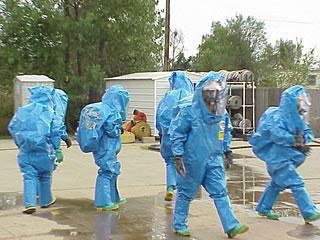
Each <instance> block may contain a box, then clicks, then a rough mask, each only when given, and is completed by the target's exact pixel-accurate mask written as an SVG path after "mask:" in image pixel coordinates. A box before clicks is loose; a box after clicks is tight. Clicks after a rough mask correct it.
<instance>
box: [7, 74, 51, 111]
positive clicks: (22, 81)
mask: <svg viewBox="0 0 320 240" xmlns="http://www.w3.org/2000/svg"><path fill="white" fill-rule="evenodd" d="M54 82H55V81H54V80H53V79H51V78H49V77H47V76H45V75H19V76H16V77H15V78H14V79H13V85H14V109H15V111H16V110H17V108H18V107H22V106H24V105H26V104H27V103H28V101H29V97H30V93H29V91H28V88H29V87H34V86H38V85H42V86H48V87H54Z"/></svg>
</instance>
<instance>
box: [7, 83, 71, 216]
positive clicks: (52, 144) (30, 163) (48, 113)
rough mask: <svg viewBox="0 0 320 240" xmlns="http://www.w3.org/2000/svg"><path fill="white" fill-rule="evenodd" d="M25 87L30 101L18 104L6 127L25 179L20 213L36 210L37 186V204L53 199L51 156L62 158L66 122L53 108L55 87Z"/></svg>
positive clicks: (45, 203) (52, 201) (50, 202)
mask: <svg viewBox="0 0 320 240" xmlns="http://www.w3.org/2000/svg"><path fill="white" fill-rule="evenodd" d="M28 90H29V92H30V93H31V96H30V99H29V104H27V105H26V106H23V107H20V108H18V110H17V112H16V113H15V115H14V117H13V118H12V119H11V121H10V123H9V126H8V129H9V132H10V134H11V135H12V136H13V139H14V142H15V144H16V145H17V146H18V148H19V154H18V157H17V160H18V164H19V167H20V171H21V172H22V173H23V182H24V207H25V208H24V210H23V213H26V214H31V213H34V212H35V211H36V193H37V186H39V197H40V207H42V208H46V207H49V206H51V205H52V204H54V203H55V201H56V199H55V197H54V196H53V194H52V192H51V182H52V171H53V169H54V160H55V159H56V161H57V162H62V160H63V153H62V150H61V147H60V142H61V137H62V134H63V132H64V129H65V126H64V121H61V119H60V117H59V116H58V114H56V112H55V108H56V107H57V106H56V105H57V102H55V101H54V98H55V94H56V93H55V91H56V89H54V88H50V87H46V86H36V87H33V88H29V89H28ZM59 107H61V106H58V108H59ZM67 138H68V137H67V136H66V139H67Z"/></svg>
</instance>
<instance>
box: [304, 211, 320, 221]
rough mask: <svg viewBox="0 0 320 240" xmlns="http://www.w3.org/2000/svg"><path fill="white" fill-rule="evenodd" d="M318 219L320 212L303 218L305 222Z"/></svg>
mask: <svg viewBox="0 0 320 240" xmlns="http://www.w3.org/2000/svg"><path fill="white" fill-rule="evenodd" d="M318 219H320V213H318V212H317V213H314V214H312V215H311V216H309V217H307V218H305V219H304V221H305V223H310V222H313V221H317V220H318Z"/></svg>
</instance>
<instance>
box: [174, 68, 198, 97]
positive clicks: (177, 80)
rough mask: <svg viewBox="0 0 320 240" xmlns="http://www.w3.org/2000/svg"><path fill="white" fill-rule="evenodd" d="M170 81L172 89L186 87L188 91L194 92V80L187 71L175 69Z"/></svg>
mask: <svg viewBox="0 0 320 240" xmlns="http://www.w3.org/2000/svg"><path fill="white" fill-rule="evenodd" d="M169 83H170V88H171V90H175V89H185V90H186V91H188V92H190V93H193V85H192V82H191V80H190V79H189V78H188V76H187V74H186V73H185V72H182V71H174V72H173V73H172V74H171V76H170V77H169Z"/></svg>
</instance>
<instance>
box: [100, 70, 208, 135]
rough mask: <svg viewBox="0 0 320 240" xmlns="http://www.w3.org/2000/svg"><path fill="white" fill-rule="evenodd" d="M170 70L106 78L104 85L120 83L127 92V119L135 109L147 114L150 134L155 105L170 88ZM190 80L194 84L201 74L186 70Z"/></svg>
mask: <svg viewBox="0 0 320 240" xmlns="http://www.w3.org/2000/svg"><path fill="white" fill-rule="evenodd" d="M171 73H172V72H141V73H132V74H128V75H123V76H118V77H113V78H106V79H105V80H106V87H107V88H108V87H110V86H112V85H115V84H121V85H122V86H123V87H124V88H125V89H127V90H128V92H129V106H128V108H127V120H131V119H132V118H133V114H132V113H133V110H134V109H137V110H139V111H141V112H144V113H145V114H146V115H147V119H148V124H149V125H150V127H151V134H152V135H156V134H157V131H156V127H155V124H156V121H155V120H156V111H157V106H158V104H159V102H160V100H161V98H162V97H163V96H164V94H165V93H166V92H167V91H168V90H169V89H170V84H169V81H168V79H169V77H170V75H171ZM186 73H187V75H188V77H189V78H190V80H191V81H192V82H193V83H194V84H196V83H197V82H198V81H199V79H200V78H201V77H202V76H203V75H202V74H199V73H194V72H186Z"/></svg>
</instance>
